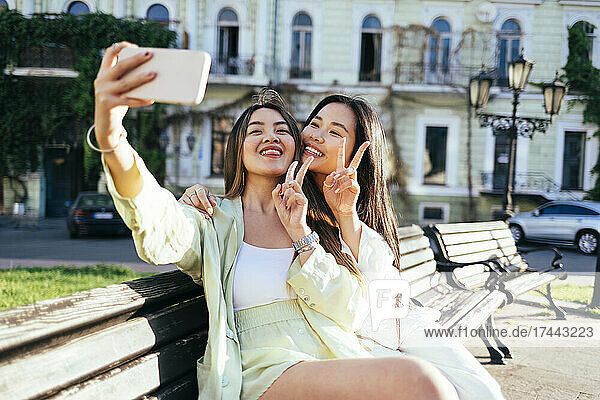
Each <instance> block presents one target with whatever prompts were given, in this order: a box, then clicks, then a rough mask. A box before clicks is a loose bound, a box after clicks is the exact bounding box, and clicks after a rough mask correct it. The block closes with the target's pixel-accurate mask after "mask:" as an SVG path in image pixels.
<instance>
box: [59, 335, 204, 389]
mask: <svg viewBox="0 0 600 400" xmlns="http://www.w3.org/2000/svg"><path fill="white" fill-rule="evenodd" d="M206 341H207V337H206V335H200V334H193V335H190V336H189V337H187V338H184V339H181V340H179V341H177V342H175V343H171V344H169V345H167V346H165V347H163V348H160V349H159V350H157V351H155V352H152V353H150V354H147V355H145V356H143V357H140V358H137V359H135V360H133V361H130V362H128V363H126V364H124V365H121V366H118V367H116V368H114V369H111V370H109V371H107V372H105V373H103V374H101V375H99V376H97V377H95V378H92V379H89V380H87V381H85V382H82V383H80V384H77V385H75V386H73V387H70V388H68V389H65V390H62V391H60V392H58V393H56V394H55V395H53V396H51V397H49V399H53V400H56V399H67V398H68V399H69V400H77V399H82V400H88V399H134V398H139V397H142V396H144V395H147V394H149V393H151V392H153V391H154V390H156V389H157V388H159V387H160V386H162V385H165V384H167V383H169V382H172V381H175V380H176V379H178V378H180V377H181V376H183V375H186V374H189V372H190V371H192V370H193V371H195V368H196V361H197V360H198V358H200V357H202V355H203V354H204V348H205V346H206Z"/></svg>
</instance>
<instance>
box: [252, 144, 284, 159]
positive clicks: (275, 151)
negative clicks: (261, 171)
mask: <svg viewBox="0 0 600 400" xmlns="http://www.w3.org/2000/svg"><path fill="white" fill-rule="evenodd" d="M258 154H260V155H261V156H263V157H268V158H279V157H281V156H282V155H283V150H281V149H280V148H279V147H274V146H273V147H265V148H264V149H262V150H261V151H260V152H259V153H258Z"/></svg>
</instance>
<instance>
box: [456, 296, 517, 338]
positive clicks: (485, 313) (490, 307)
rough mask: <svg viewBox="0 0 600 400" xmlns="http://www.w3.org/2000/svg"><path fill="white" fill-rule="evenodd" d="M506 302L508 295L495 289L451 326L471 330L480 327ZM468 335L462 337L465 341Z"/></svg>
mask: <svg viewBox="0 0 600 400" xmlns="http://www.w3.org/2000/svg"><path fill="white" fill-rule="evenodd" d="M505 302H506V295H505V294H504V293H502V292H499V291H497V290H496V291H493V292H492V293H490V295H489V296H486V297H485V298H483V299H482V300H481V302H480V303H479V304H478V305H477V307H475V308H473V309H472V310H471V311H470V312H468V313H467V314H465V315H464V316H463V317H462V318H461V319H460V320H459V321H457V322H456V323H455V324H454V325H451V326H450V328H453V329H459V328H460V327H463V328H466V329H467V330H471V329H473V328H475V329H476V328H479V327H481V325H482V324H483V323H484V322H485V321H486V320H487V319H488V317H489V316H490V315H492V314H493V312H494V311H495V310H496V309H498V308H500V307H502V304H503V303H505ZM465 339H466V336H464V335H463V336H462V337H461V341H464V340H465Z"/></svg>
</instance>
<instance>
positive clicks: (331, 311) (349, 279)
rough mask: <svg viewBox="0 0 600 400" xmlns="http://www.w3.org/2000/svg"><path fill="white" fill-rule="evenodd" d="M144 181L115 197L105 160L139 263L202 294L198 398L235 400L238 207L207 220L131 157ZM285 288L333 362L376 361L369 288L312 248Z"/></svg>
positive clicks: (227, 202)
mask: <svg viewBox="0 0 600 400" xmlns="http://www.w3.org/2000/svg"><path fill="white" fill-rule="evenodd" d="M133 153H134V159H135V163H136V165H137V168H138V170H139V171H140V174H141V176H142V180H143V186H142V190H141V192H140V193H139V194H138V195H137V196H136V197H135V198H133V199H130V198H124V197H122V196H120V195H119V193H118V192H117V190H116V188H115V185H114V182H113V179H112V177H111V174H110V170H109V168H108V166H107V164H106V162H105V160H104V157H102V165H103V168H104V172H105V174H106V180H107V186H108V191H109V193H110V194H111V196H112V198H113V199H114V202H115V206H116V208H117V211H118V212H119V214H120V215H121V217H122V218H123V221H124V222H125V224H127V226H128V227H129V228H130V229H131V231H132V236H133V240H134V243H135V248H136V251H137V253H138V255H139V257H140V258H141V259H142V260H144V261H146V262H148V263H150V264H154V265H160V264H170V263H173V264H175V265H177V267H178V268H179V269H181V270H182V271H183V272H185V273H187V274H189V275H190V276H191V277H192V278H193V280H194V281H195V282H196V283H198V284H199V285H202V286H203V287H204V294H205V298H206V304H207V307H208V311H209V331H208V343H207V345H206V350H205V352H204V356H203V357H201V358H200V359H199V360H198V363H197V377H198V390H199V396H198V398H199V399H206V400H219V399H239V397H240V393H241V387H242V367H241V366H242V363H241V357H240V345H239V341H238V338H237V333H236V328H235V319H234V314H233V298H232V294H233V272H234V271H233V270H234V264H235V260H236V258H237V254H238V251H239V249H240V247H241V245H242V239H243V237H244V219H243V215H242V201H241V199H240V198H235V199H218V200H217V206H216V207H214V214H213V218H212V219H206V218H205V217H203V216H202V215H201V214H200V213H199V212H198V211H197V210H196V209H194V208H193V207H189V206H186V205H182V204H180V203H178V202H177V200H176V199H175V197H174V196H173V194H172V193H171V192H169V191H168V190H166V189H164V188H162V187H161V186H160V185H159V184H158V182H157V181H156V179H155V178H154V177H153V176H152V174H151V173H150V172H149V171H148V169H147V168H146V165H145V164H144V161H143V160H142V159H141V158H140V156H139V155H138V154H137V152H136V151H135V150H134V151H133ZM287 282H288V283H289V284H290V285H291V286H292V288H293V289H294V291H295V292H296V294H297V296H298V303H299V305H300V308H301V309H302V312H303V313H304V316H305V317H306V320H307V321H308V323H309V324H310V325H311V326H312V327H313V328H314V330H315V331H316V333H317V334H318V335H319V337H320V338H321V340H322V341H323V342H324V343H325V345H327V347H328V348H329V350H330V351H331V352H332V353H333V354H334V355H335V356H336V357H337V358H357V357H366V358H370V357H373V355H371V354H370V353H369V352H368V351H367V350H365V349H364V348H363V347H362V346H361V344H360V342H359V341H358V339H357V337H356V335H355V333H354V331H356V330H358V329H359V328H360V327H361V325H362V323H363V321H364V320H365V318H366V316H367V314H368V304H367V288H366V287H365V286H363V285H362V284H361V283H360V282H359V280H358V279H357V278H356V277H355V276H354V275H352V274H351V273H350V271H349V270H348V269H347V268H346V267H344V266H340V265H338V264H337V263H336V261H335V258H334V257H333V256H332V255H331V254H329V253H327V252H325V250H324V249H323V247H321V246H320V245H317V247H316V249H315V250H314V251H313V253H312V254H311V255H310V257H309V258H308V260H307V261H306V262H305V263H304V264H303V265H300V262H299V259H298V257H296V259H295V260H294V261H293V263H292V265H291V266H290V268H289V270H288V275H287Z"/></svg>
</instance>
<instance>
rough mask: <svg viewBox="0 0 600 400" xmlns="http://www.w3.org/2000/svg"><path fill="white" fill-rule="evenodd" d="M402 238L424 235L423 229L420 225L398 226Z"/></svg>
mask: <svg viewBox="0 0 600 400" xmlns="http://www.w3.org/2000/svg"><path fill="white" fill-rule="evenodd" d="M398 235H399V236H400V239H401V240H402V239H407V238H411V237H415V236H421V235H423V229H421V227H420V226H419V225H407V226H401V227H400V228H398Z"/></svg>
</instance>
